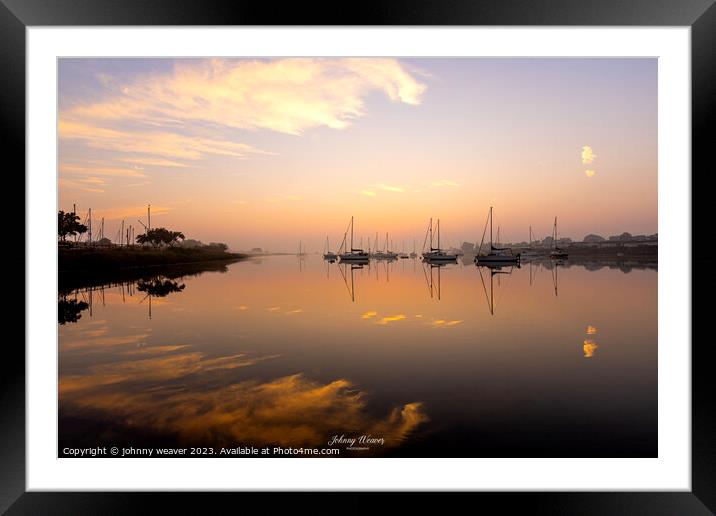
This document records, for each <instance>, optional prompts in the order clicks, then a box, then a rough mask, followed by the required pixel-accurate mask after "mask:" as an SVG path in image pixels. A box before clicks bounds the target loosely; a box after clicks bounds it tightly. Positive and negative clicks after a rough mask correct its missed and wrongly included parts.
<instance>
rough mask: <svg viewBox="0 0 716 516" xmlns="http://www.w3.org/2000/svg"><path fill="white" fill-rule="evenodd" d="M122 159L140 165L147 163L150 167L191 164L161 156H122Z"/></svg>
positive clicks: (182, 166)
mask: <svg viewBox="0 0 716 516" xmlns="http://www.w3.org/2000/svg"><path fill="white" fill-rule="evenodd" d="M120 160H121V161H125V162H127V163H137V164H139V165H145V166H150V167H180V168H186V167H188V166H189V165H187V164H186V163H179V162H178V161H171V160H168V159H161V158H120Z"/></svg>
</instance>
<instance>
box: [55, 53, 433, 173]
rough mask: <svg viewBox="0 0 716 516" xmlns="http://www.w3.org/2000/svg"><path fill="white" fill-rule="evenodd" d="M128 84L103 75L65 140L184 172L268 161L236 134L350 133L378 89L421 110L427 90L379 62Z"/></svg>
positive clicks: (269, 63) (71, 116) (256, 67)
mask: <svg viewBox="0 0 716 516" xmlns="http://www.w3.org/2000/svg"><path fill="white" fill-rule="evenodd" d="M121 82H122V81H121V78H120V77H111V76H107V75H106V74H105V76H103V78H102V81H101V84H102V85H103V87H104V91H103V92H102V93H103V94H104V95H103V97H102V98H101V99H99V100H94V99H93V100H91V101H88V102H85V103H79V104H78V103H75V104H73V106H72V107H70V108H67V109H64V110H62V111H61V112H60V114H59V123H58V133H59V138H60V141H61V142H62V141H80V142H82V143H83V144H84V145H86V146H87V147H90V148H94V149H102V150H109V151H113V152H117V153H127V154H135V155H141V157H124V158H121V159H122V160H123V161H127V162H131V163H137V164H140V165H146V166H158V167H186V166H187V164H185V163H182V160H198V159H201V158H204V157H206V156H210V155H217V156H227V157H233V158H245V157H249V156H255V155H260V154H270V153H268V152H265V151H262V150H260V149H257V148H255V147H254V146H252V145H249V144H247V143H244V142H240V141H237V135H236V129H243V130H271V131H276V132H279V133H285V134H293V135H300V134H302V133H303V132H304V131H306V130H308V129H311V128H317V127H328V128H332V129H343V128H346V127H348V126H349V125H350V124H351V123H352V121H354V120H355V119H357V118H359V117H362V116H364V115H365V112H366V110H365V98H366V97H367V96H368V95H369V94H371V93H372V92H374V91H382V92H383V93H384V94H385V95H386V96H387V97H388V98H389V99H390V100H392V101H394V102H402V103H405V104H409V105H417V104H420V100H421V97H422V94H423V92H424V91H425V88H426V87H425V85H423V84H421V83H419V82H418V81H417V79H416V78H415V77H413V75H412V74H411V73H410V72H409V71H408V70H407V69H406V68H405V67H404V66H403V65H402V64H401V63H399V62H398V61H396V60H395V59H382V58H375V59H373V58H369V59H366V58H361V59H358V58H348V59H304V58H290V59H271V60H266V59H261V60H259V59H189V60H180V61H178V62H177V63H176V65H175V66H174V68H173V70H172V71H171V72H170V73H155V74H145V75H143V76H140V77H138V78H136V79H134V80H132V81H131V82H128V83H126V84H122V83H121ZM61 150H62V148H61Z"/></svg>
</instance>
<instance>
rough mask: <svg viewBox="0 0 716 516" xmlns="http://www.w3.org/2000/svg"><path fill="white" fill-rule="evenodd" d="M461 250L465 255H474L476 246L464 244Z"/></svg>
mask: <svg viewBox="0 0 716 516" xmlns="http://www.w3.org/2000/svg"><path fill="white" fill-rule="evenodd" d="M460 249H462V252H463V253H472V252H474V251H475V244H473V243H472V242H463V243H462V245H461V246H460Z"/></svg>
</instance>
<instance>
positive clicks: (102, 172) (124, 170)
mask: <svg viewBox="0 0 716 516" xmlns="http://www.w3.org/2000/svg"><path fill="white" fill-rule="evenodd" d="M60 174H63V175H89V176H91V177H96V176H109V177H147V176H146V175H144V174H143V173H142V172H141V171H139V170H136V169H133V168H130V167H111V166H101V165H100V166H94V165H66V164H63V165H60Z"/></svg>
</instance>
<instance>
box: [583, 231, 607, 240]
mask: <svg viewBox="0 0 716 516" xmlns="http://www.w3.org/2000/svg"><path fill="white" fill-rule="evenodd" d="M583 241H584V242H604V237H602V236H599V235H595V234H593V233H592V234H589V235H587V236H585V237H584V240H583Z"/></svg>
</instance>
